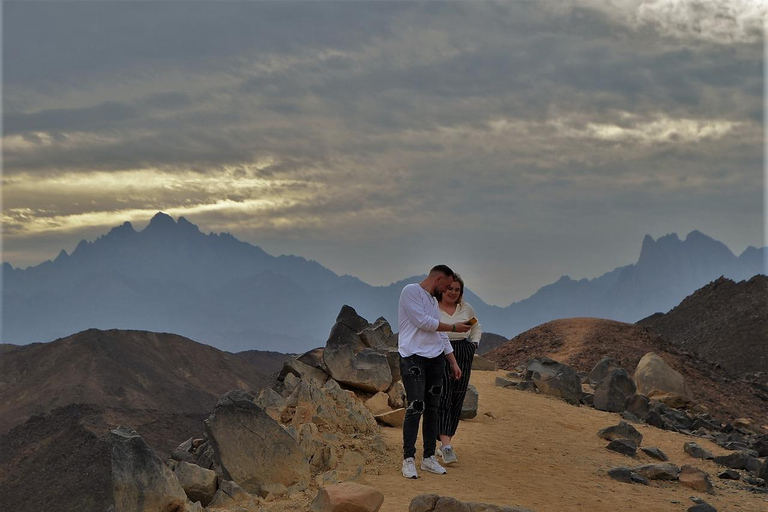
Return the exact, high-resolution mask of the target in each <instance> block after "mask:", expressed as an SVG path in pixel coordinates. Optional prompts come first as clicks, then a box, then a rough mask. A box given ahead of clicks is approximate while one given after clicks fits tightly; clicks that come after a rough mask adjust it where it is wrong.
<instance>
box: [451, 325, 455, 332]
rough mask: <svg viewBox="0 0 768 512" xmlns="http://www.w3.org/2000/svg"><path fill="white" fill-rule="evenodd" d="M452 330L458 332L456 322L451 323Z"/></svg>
mask: <svg viewBox="0 0 768 512" xmlns="http://www.w3.org/2000/svg"><path fill="white" fill-rule="evenodd" d="M451 332H456V324H452V325H451Z"/></svg>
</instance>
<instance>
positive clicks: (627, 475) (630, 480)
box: [608, 467, 649, 485]
mask: <svg viewBox="0 0 768 512" xmlns="http://www.w3.org/2000/svg"><path fill="white" fill-rule="evenodd" d="M608 476H609V477H611V478H613V479H614V480H617V481H619V482H624V483H626V484H642V485H649V483H648V480H647V479H646V478H644V477H643V476H641V475H638V474H637V473H635V472H633V471H632V470H631V469H629V468H625V467H619V468H612V469H609V470H608Z"/></svg>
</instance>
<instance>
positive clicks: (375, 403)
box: [364, 391, 392, 416]
mask: <svg viewBox="0 0 768 512" xmlns="http://www.w3.org/2000/svg"><path fill="white" fill-rule="evenodd" d="M364 405H365V408H366V409H368V410H369V411H371V414H373V415H374V416H376V415H377V414H383V413H385V412H389V411H391V410H392V408H391V407H390V406H389V395H387V394H386V393H384V392H382V391H379V392H378V393H376V394H375V395H373V396H372V397H371V398H369V399H368V400H366V401H365V403H364Z"/></svg>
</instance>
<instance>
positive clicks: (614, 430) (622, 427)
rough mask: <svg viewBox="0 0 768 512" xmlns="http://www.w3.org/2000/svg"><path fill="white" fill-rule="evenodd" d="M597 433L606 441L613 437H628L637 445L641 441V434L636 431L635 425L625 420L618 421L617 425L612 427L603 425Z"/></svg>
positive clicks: (611, 439) (613, 438)
mask: <svg viewBox="0 0 768 512" xmlns="http://www.w3.org/2000/svg"><path fill="white" fill-rule="evenodd" d="M597 435H598V436H599V437H602V438H603V439H605V440H607V441H613V440H615V439H628V440H630V441H632V442H633V443H635V444H636V445H637V446H640V444H641V443H642V442H643V434H641V433H640V432H638V431H637V429H636V428H635V427H633V426H632V425H630V424H629V423H627V422H626V421H620V422H619V424H618V425H614V426H612V427H605V428H604V429H601V430H600V431H599V432H598V433H597Z"/></svg>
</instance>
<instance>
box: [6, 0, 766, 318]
mask: <svg viewBox="0 0 768 512" xmlns="http://www.w3.org/2000/svg"><path fill="white" fill-rule="evenodd" d="M767 12H768V10H767V8H766V6H765V4H764V3H763V2H762V1H760V0H724V1H715V0H697V1H693V0H688V1H681V0H656V1H640V0H612V1H611V0H575V1H547V2H537V1H503V2H489V1H464V2H439V1H434V2H425V3H418V2H389V1H387V2H377V1H358V2H329V1H314V2H312V1H302V2H298V1H286V2H265V1H258V2H240V1H238V2H235V1H216V2H213V1H158V2H153V1H143V2H121V1H110V2H96V1H51V2H48V1H30V2H27V1H4V2H3V3H2V45H3V48H2V72H3V74H2V108H3V134H2V135H3V136H2V143H3V155H2V156H3V174H2V225H3V238H2V259H3V261H7V262H10V263H11V264H12V265H13V266H14V267H26V266H30V265H37V264H39V263H41V262H43V261H45V260H47V259H52V258H54V257H55V256H56V255H57V254H58V252H59V251H60V250H62V249H64V250H66V251H67V252H71V251H72V250H73V249H74V248H75V246H76V245H77V243H78V242H79V241H80V240H82V239H87V240H93V239H95V238H96V237H98V236H99V235H101V234H104V233H106V232H107V231H108V230H109V229H110V228H112V227H114V226H117V225H119V224H121V223H123V222H125V221H131V222H132V223H133V224H134V227H136V228H137V229H141V228H143V227H144V226H145V225H146V224H147V223H148V221H149V219H150V218H151V217H152V216H153V215H154V214H155V213H156V212H158V211H164V212H166V213H168V214H170V215H172V216H173V217H175V218H176V217H179V216H183V217H185V218H186V219H188V220H189V221H190V222H193V223H195V224H197V225H198V226H199V227H200V229H201V230H202V231H204V232H206V233H207V232H229V233H232V234H233V235H234V236H236V237H237V238H239V239H241V240H244V241H247V242H250V243H252V244H255V245H258V246H260V247H261V248H263V249H264V250H266V251H267V252H269V253H271V254H274V255H279V254H296V255H299V256H304V257H305V258H308V259H314V260H317V261H318V262H319V263H321V264H322V265H324V266H326V267H328V268H330V269H331V270H333V271H334V272H336V273H338V274H351V275H354V276H357V277H359V278H360V279H362V280H363V281H365V282H368V283H370V284H374V285H386V284H389V283H391V282H394V281H398V280H400V279H403V278H406V277H409V276H412V275H419V274H423V273H425V272H426V271H427V270H428V269H429V268H430V267H431V266H433V265H435V264H437V263H447V264H448V265H450V266H452V267H453V268H454V269H455V270H457V271H458V272H460V273H461V274H462V275H463V277H464V279H465V281H466V283H467V286H468V287H469V288H471V289H472V290H473V291H475V292H476V293H477V294H478V295H479V296H480V297H481V298H482V299H483V300H485V301H486V302H488V303H491V304H498V305H507V304H509V303H511V302H513V301H517V300H520V299H523V298H525V297H527V296H530V295H531V294H533V293H534V292H535V291H536V290H537V289H538V288H540V287H541V286H544V285H546V284H549V283H551V282H554V281H556V280H557V279H558V278H559V277H560V276H562V275H566V274H567V275H569V276H571V277H572V278H574V279H579V278H593V277H596V276H599V275H601V274H603V273H604V272H607V271H610V270H612V269H614V268H615V267H618V266H622V265H627V264H630V263H634V262H635V261H636V260H637V257H638V255H639V252H640V247H641V243H642V239H643V237H644V236H645V235H646V234H649V235H651V236H652V237H654V238H657V237H660V236H663V235H665V234H668V233H673V232H674V233H678V234H679V235H680V237H681V238H684V237H685V235H686V234H687V233H689V232H690V231H693V230H699V231H701V232H703V233H705V234H707V235H709V236H711V237H713V238H715V239H717V240H720V241H722V242H724V243H725V244H726V245H728V246H729V247H730V248H731V250H733V251H734V252H735V253H736V254H739V253H741V251H743V250H744V249H745V248H746V247H747V246H750V245H752V246H756V247H761V246H763V245H765V239H766V234H765V218H764V209H763V203H764V185H765V176H764V169H763V161H764V156H763V148H764V140H765V136H764V128H763V126H764V94H765V92H764V86H765V81H764V57H765V46H764V42H765V41H764V39H765V38H764V24H765V19H766V13H767Z"/></svg>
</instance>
